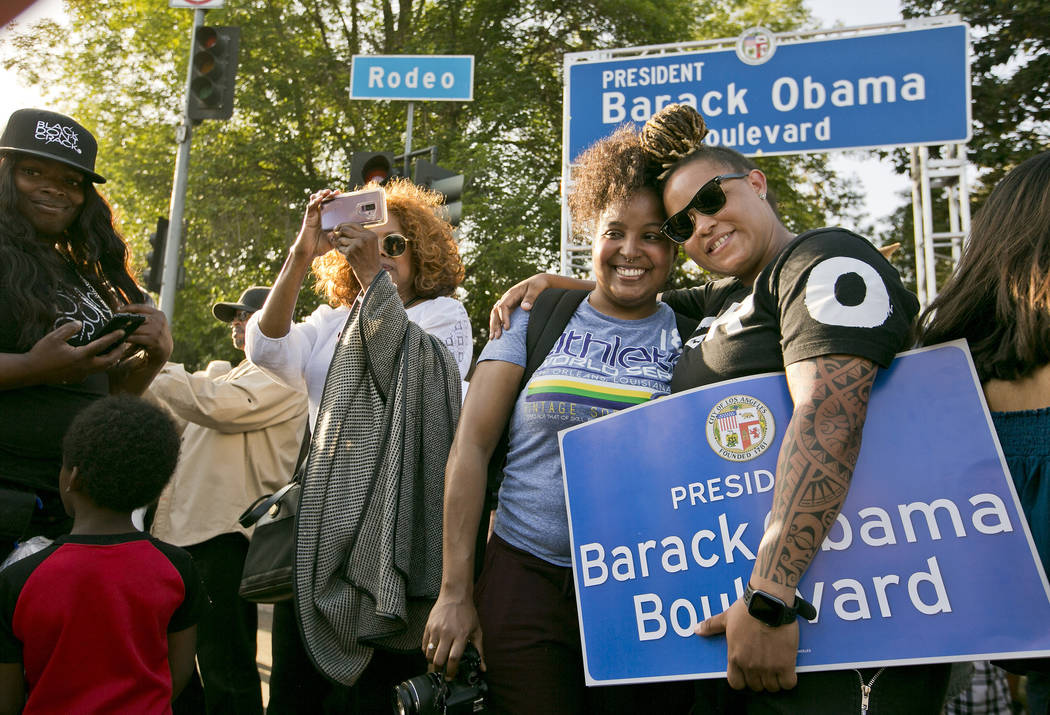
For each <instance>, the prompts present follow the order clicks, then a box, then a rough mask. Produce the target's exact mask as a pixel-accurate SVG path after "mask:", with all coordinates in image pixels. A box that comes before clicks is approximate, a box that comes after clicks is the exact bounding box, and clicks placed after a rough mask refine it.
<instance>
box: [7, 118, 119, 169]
mask: <svg viewBox="0 0 1050 715" xmlns="http://www.w3.org/2000/svg"><path fill="white" fill-rule="evenodd" d="M3 151H17V152H21V153H23V154H31V155H32V156H39V157H43V158H44V159H54V160H55V161H58V162H61V163H63V164H66V165H67V166H72V167H73V168H74V169H77V170H79V171H82V172H84V174H85V175H86V176H87V177H88V178H89V179H91V180H92V181H93V182H95V183H96V184H104V183H106V180H105V178H103V177H102V175H101V174H96V173H95V155H96V154H98V142H97V141H95V137H94V136H92V134H91V132H89V131H88V130H87V129H85V128H84V127H82V126H81V125H80V124H79V123H78V122H77V121H76V120H75V119H72V118H71V117H67V116H66V115H64V114H59V113H58V112H49V111H48V110H46V109H18V110H15V111H14V112H12V113H11V116H10V117H9V118H8V120H7V126H5V127H4V132H3V134H0V152H3Z"/></svg>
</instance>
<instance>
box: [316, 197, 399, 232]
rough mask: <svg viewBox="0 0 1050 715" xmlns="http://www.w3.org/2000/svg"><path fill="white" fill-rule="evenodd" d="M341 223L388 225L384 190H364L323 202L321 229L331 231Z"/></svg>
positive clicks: (330, 198)
mask: <svg viewBox="0 0 1050 715" xmlns="http://www.w3.org/2000/svg"><path fill="white" fill-rule="evenodd" d="M341 223H359V224H361V225H362V226H378V225H379V224H381V223H386V194H385V193H384V192H383V190H382V189H362V190H361V191H353V192H351V193H349V194H339V195H338V196H331V197H329V198H327V199H325V200H324V201H322V202H321V229H322V230H324V231H331V230H332V229H333V228H335V227H336V226H338V225H339V224H341Z"/></svg>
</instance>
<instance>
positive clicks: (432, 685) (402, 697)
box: [394, 673, 442, 715]
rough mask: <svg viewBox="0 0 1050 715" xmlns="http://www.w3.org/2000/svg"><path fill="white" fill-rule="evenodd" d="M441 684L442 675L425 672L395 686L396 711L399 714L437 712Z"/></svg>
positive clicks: (410, 714)
mask: <svg viewBox="0 0 1050 715" xmlns="http://www.w3.org/2000/svg"><path fill="white" fill-rule="evenodd" d="M441 685H442V683H441V676H440V675H437V674H436V673H424V674H423V675H417V676H416V677H414V678H410V679H409V680H406V681H404V682H403V683H401V684H400V685H396V686H394V711H395V712H397V713H398V715H427V714H428V713H432V712H437V711H436V710H435V708H434V705H435V703H436V701H437V697H436V696H437V694H438V691H439V690H441Z"/></svg>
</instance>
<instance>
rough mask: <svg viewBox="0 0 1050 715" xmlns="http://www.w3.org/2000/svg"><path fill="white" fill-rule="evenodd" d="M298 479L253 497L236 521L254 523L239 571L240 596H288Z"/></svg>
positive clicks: (262, 599)
mask: <svg viewBox="0 0 1050 715" xmlns="http://www.w3.org/2000/svg"><path fill="white" fill-rule="evenodd" d="M299 491H300V484H299V480H298V478H296V479H293V480H292V481H291V482H290V483H288V484H286V485H285V486H284V487H282V488H281V489H279V490H278V491H277V492H275V493H273V494H270V495H268V496H262V497H259V498H258V499H256V500H255V501H254V502H253V503H252V505H251V506H249V507H248V508H247V509H245V510H244V513H243V514H241V516H240V518H239V519H238V521H239V522H240V524H241V526H243V527H244V528H246V529H247V528H250V527H251V526H252V524H254V525H255V533H254V534H252V540H251V542H250V543H249V544H248V554H247V556H245V559H244V570H243V571H242V572H241V586H240V589H239V593H240V595H241V598H243V599H245V600H246V601H252V602H254V603H279V602H281V601H287V600H288V599H290V598H291V597H292V551H293V550H294V549H295V512H296V511H297V510H298V508H299Z"/></svg>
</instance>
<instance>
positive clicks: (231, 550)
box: [186, 534, 263, 715]
mask: <svg viewBox="0 0 1050 715" xmlns="http://www.w3.org/2000/svg"><path fill="white" fill-rule="evenodd" d="M186 551H188V552H190V555H191V556H193V562H194V564H195V565H196V566H197V570H198V571H199V572H200V575H201V580H202V581H203V582H204V588H205V590H206V591H207V593H208V597H209V598H210V599H211V608H209V609H207V611H206V612H205V613H204V615H203V616H202V617H201V620H200V622H199V623H198V624H197V663H198V665H199V667H200V675H201V680H202V681H203V684H204V701H205V703H206V704H207V711H208V713H209V714H211V715H215V714H217V713H237V714H238V715H262V711H263V708H262V687H261V685H260V682H259V668H258V665H257V664H256V652H255V636H256V632H257V631H258V629H259V614H258V607H257V606H256V604H254V603H250V602H248V601H245V600H244V599H243V598H241V597H240V596H239V595H238V593H237V589H238V588H239V587H240V584H241V571H242V570H243V569H244V557H245V555H246V554H247V553H248V539H247V538H246V537H245V536H244V535H243V534H221V535H219V536H216V537H215V538H212V539H208V540H207V541H204V542H202V543H200V544H194V545H193V546H187V547H186Z"/></svg>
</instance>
